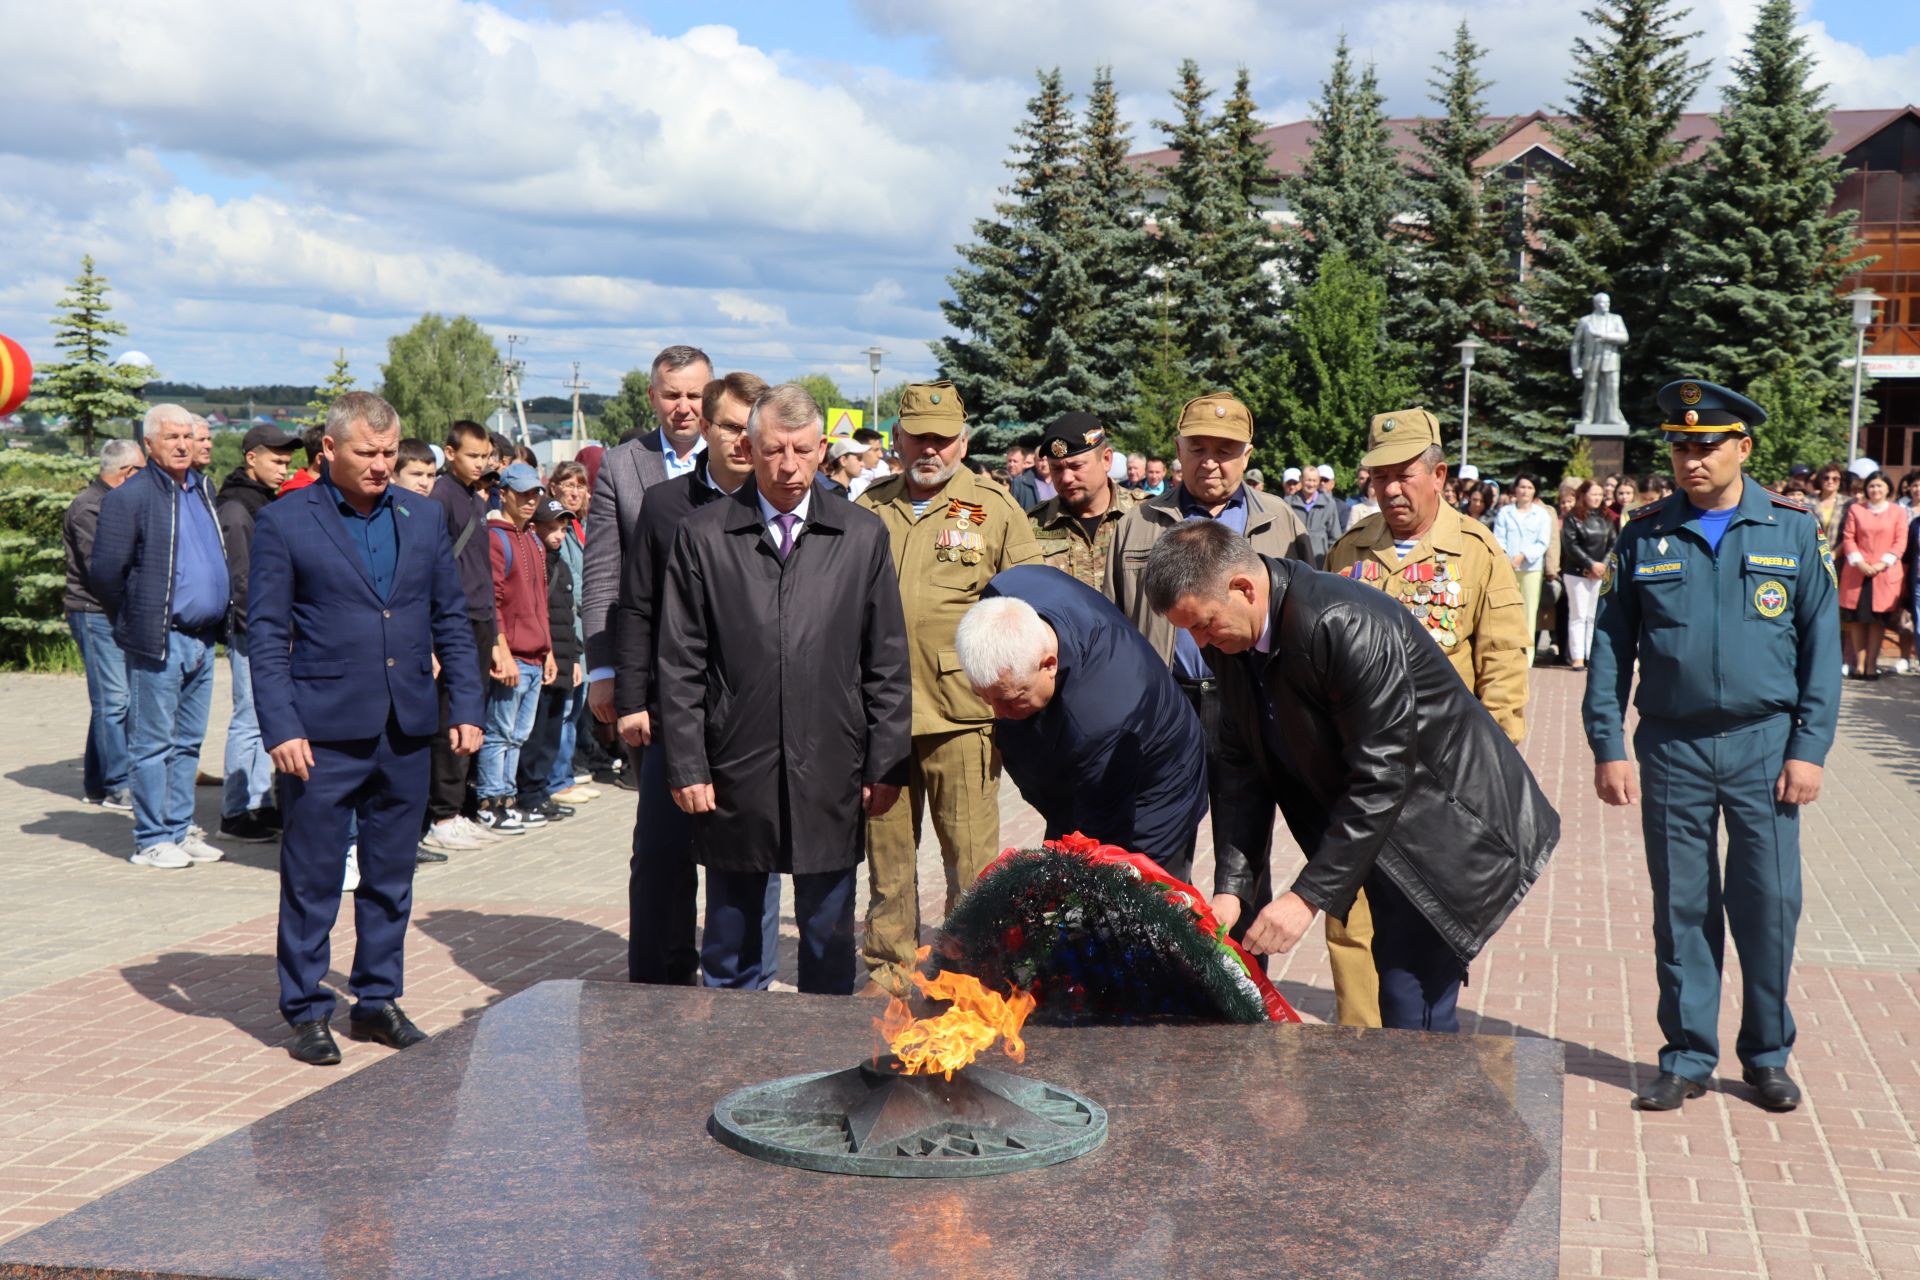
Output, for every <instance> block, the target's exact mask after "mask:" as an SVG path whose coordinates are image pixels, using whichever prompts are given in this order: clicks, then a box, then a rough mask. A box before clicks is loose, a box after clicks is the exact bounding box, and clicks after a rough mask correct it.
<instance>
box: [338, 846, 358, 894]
mask: <svg viewBox="0 0 1920 1280" xmlns="http://www.w3.org/2000/svg"><path fill="white" fill-rule="evenodd" d="M359 887H360V846H359V845H357V844H350V845H348V846H347V873H346V875H345V876H343V877H341V880H340V892H342V893H352V892H353V891H354V890H355V889H358V888H359Z"/></svg>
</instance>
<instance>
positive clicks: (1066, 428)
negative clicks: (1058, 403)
mask: <svg viewBox="0 0 1920 1280" xmlns="http://www.w3.org/2000/svg"><path fill="white" fill-rule="evenodd" d="M1106 442H1107V429H1106V428H1105V427H1103V426H1101V425H1100V419H1098V418H1096V417H1094V416H1093V415H1092V414H1090V413H1086V412H1084V411H1082V410H1079V409H1075V410H1073V411H1072V412H1071V413H1063V414H1061V415H1060V416H1059V417H1057V418H1055V419H1054V420H1053V421H1052V422H1049V423H1048V424H1047V429H1046V430H1045V431H1043V432H1041V433H1040V456H1041V457H1044V458H1071V457H1074V456H1075V455H1077V454H1082V453H1086V452H1087V451H1089V450H1091V449H1098V448H1100V447H1101V446H1102V445H1104V444H1106Z"/></svg>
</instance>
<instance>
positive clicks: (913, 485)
mask: <svg viewBox="0 0 1920 1280" xmlns="http://www.w3.org/2000/svg"><path fill="white" fill-rule="evenodd" d="M893 443H894V447H895V449H896V450H898V452H899V454H900V461H901V463H902V465H903V466H904V467H905V468H906V470H904V471H902V472H901V473H900V474H898V475H894V476H889V477H887V478H886V479H884V480H877V481H875V482H874V483H873V484H872V485H870V486H868V488H867V489H866V491H865V492H863V493H862V494H861V495H860V497H859V499H858V500H857V501H858V503H859V505H860V506H863V507H866V508H867V509H868V510H870V511H872V512H873V513H874V514H875V515H878V516H879V517H880V519H881V521H882V522H884V523H885V524H886V526H887V536H888V539H889V540H890V542H891V544H892V549H893V564H894V568H895V570H896V571H897V572H898V573H899V575H900V603H901V606H902V608H903V609H904V611H905V613H906V619H907V642H908V647H909V651H910V653H911V656H912V662H913V751H912V753H911V756H910V758H909V762H908V778H907V785H906V789H905V790H904V791H903V792H902V793H901V796H900V803H898V804H896V805H894V806H893V808H891V809H889V810H888V811H887V812H886V813H885V814H884V815H882V816H881V817H878V818H874V819H872V820H870V821H869V822H868V824H867V876H868V888H869V902H868V907H867V933H866V943H865V959H866V965H867V971H868V972H869V974H870V975H871V976H872V978H873V980H874V982H875V983H877V984H878V985H879V986H880V987H882V988H884V989H886V990H888V991H890V992H893V993H894V994H896V995H906V994H907V993H908V992H910V991H911V990H912V989H913V988H912V983H911V981H910V980H909V978H908V976H907V975H908V973H909V972H910V971H911V970H912V969H913V966H914V961H915V956H914V953H915V951H917V950H918V948H919V946H920V892H919V883H918V877H917V875H916V861H917V857H918V853H917V851H918V849H919V845H920V830H921V813H922V810H923V809H924V810H926V811H928V812H930V813H931V815H932V818H933V831H934V836H935V838H936V839H937V840H938V841H939V843H940V859H941V861H942V863H943V864H944V865H945V868H946V881H947V884H946V889H947V903H948V905H949V906H951V905H952V902H953V899H954V898H955V897H956V896H957V895H958V893H959V891H960V890H961V889H962V888H964V887H966V886H967V885H969V884H971V883H973V880H974V878H975V877H976V876H978V875H979V874H980V872H981V870H982V869H983V868H985V867H986V865H987V864H988V863H989V862H991V861H993V859H994V858H995V857H996V856H998V854H999V852H1000V763H999V759H998V757H997V755H996V754H995V752H994V746H993V712H992V711H991V710H990V709H989V708H988V706H987V704H986V703H985V702H984V701H982V700H981V699H980V697H979V696H978V695H977V694H975V693H974V691H973V687H972V686H971V685H970V684H968V683H967V678H966V676H965V675H964V674H963V673H962V672H961V669H960V660H959V657H958V655H957V654H956V653H955V651H954V633H955V632H956V631H957V630H958V629H959V626H960V619H961V617H962V615H964V614H965V613H966V611H967V609H968V608H969V607H971V606H972V605H973V604H974V602H975V601H977V600H979V599H980V593H981V592H982V591H983V590H984V589H985V588H986V585H987V582H988V581H989V580H990V579H991V578H992V577H993V575H995V574H996V573H999V572H1000V571H1001V570H1002V569H1009V568H1012V567H1013V566H1014V565H1019V564H1029V563H1032V562H1034V561H1037V560H1039V559H1040V548H1039V547H1038V546H1037V545H1036V544H1035V543H1034V540H1033V530H1032V528H1031V527H1030V526H1029V525H1028V523H1027V514H1026V512H1024V511H1022V510H1021V509H1020V504H1019V503H1017V502H1016V501H1014V498H1013V495H1012V494H1010V493H1008V492H1007V490H1006V489H1004V488H1002V487H1001V486H1000V485H998V484H995V483H994V482H993V481H992V480H989V479H986V478H985V477H982V476H977V475H975V474H974V473H973V472H972V471H969V470H968V469H967V468H966V467H965V466H963V465H962V462H963V460H964V459H965V458H966V456H967V418H966V410H965V407H964V406H963V405H962V404H961V401H960V393H959V392H958V391H957V390H955V389H954V385H953V384H952V383H951V382H929V383H920V384H914V385H912V386H909V387H907V388H906V389H905V390H904V391H903V392H902V394H901V399H900V425H899V426H898V428H896V429H895V432H894V437H893Z"/></svg>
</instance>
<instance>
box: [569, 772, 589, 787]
mask: <svg viewBox="0 0 1920 1280" xmlns="http://www.w3.org/2000/svg"><path fill="white" fill-rule="evenodd" d="M592 781H593V775H592V774H590V773H576V774H574V775H573V785H574V786H576V787H584V786H587V785H588V784H590V783H591V782H592Z"/></svg>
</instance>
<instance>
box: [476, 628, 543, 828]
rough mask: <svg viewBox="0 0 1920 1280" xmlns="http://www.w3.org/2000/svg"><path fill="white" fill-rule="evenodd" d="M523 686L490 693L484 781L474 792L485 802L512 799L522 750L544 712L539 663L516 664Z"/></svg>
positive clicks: (482, 748)
mask: <svg viewBox="0 0 1920 1280" xmlns="http://www.w3.org/2000/svg"><path fill="white" fill-rule="evenodd" d="M513 662H514V665H515V666H517V667H519V668H520V683H518V684H516V685H514V686H513V688H511V689H507V688H503V687H502V686H500V685H499V684H494V685H492V687H491V688H490V689H489V690H488V691H487V723H486V736H485V737H484V738H482V739H481V741H480V780H479V782H478V783H476V784H475V787H474V789H475V790H476V791H477V792H478V793H479V795H480V798H481V799H482V800H504V799H511V798H512V797H513V793H514V779H515V777H517V776H518V774H519V772H520V748H521V747H522V746H523V745H525V743H526V741H527V735H528V734H530V733H532V732H533V717H534V713H535V712H537V711H538V710H539V709H540V677H541V676H543V675H545V674H546V671H545V668H543V667H541V666H540V665H539V664H538V663H533V662H523V661H521V660H520V659H519V658H515V659H514V660H513Z"/></svg>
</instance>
